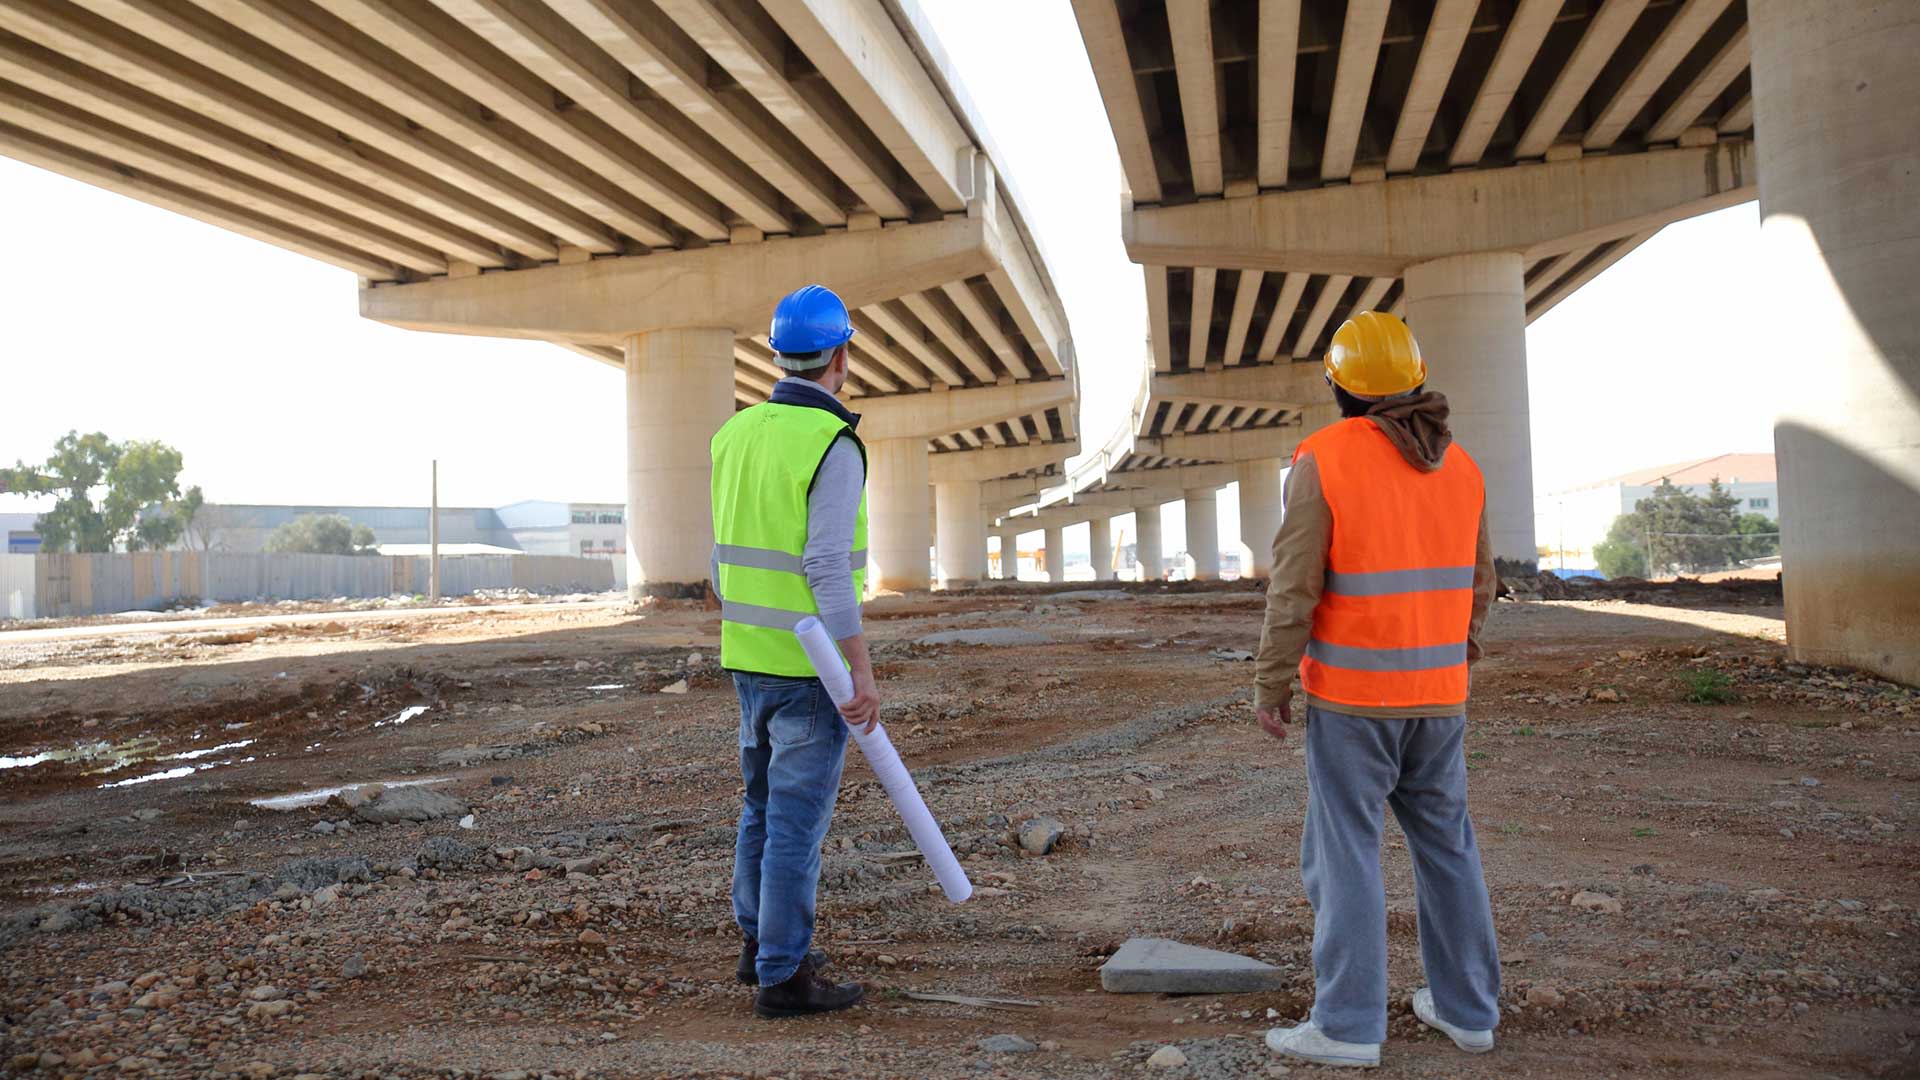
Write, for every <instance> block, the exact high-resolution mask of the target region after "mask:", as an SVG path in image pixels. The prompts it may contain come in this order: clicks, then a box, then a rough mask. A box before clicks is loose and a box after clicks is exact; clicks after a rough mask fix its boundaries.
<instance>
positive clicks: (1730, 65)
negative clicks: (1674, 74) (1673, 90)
mask: <svg viewBox="0 0 1920 1080" xmlns="http://www.w3.org/2000/svg"><path fill="white" fill-rule="evenodd" d="M1749 29H1750V27H1749V26H1747V25H1744V24H1743V25H1742V26H1741V27H1740V29H1738V30H1736V31H1734V34H1733V37H1731V38H1729V39H1727V43H1726V44H1725V45H1723V46H1721V48H1720V51H1719V52H1718V53H1716V54H1714V57H1713V59H1712V60H1710V61H1708V63H1707V66H1706V67H1704V68H1702V69H1701V70H1700V73H1699V74H1698V75H1695V76H1694V77H1693V81H1691V82H1689V83H1688V84H1687V86H1686V89H1684V90H1682V91H1680V96H1679V97H1677V98H1674V99H1673V104H1671V105H1668V106H1667V108H1666V111H1665V112H1663V113H1661V114H1660V118H1659V119H1658V120H1655V121H1654V122H1653V127H1651V128H1649V129H1647V141H1648V142H1656V143H1658V142H1672V141H1673V140H1675V139H1677V138H1679V137H1680V133H1681V132H1683V131H1685V130H1686V129H1687V128H1688V127H1690V126H1692V124H1693V122H1694V121H1696V120H1698V119H1700V114H1701V113H1703V112H1706V111H1707V106H1709V105H1711V104H1713V101H1714V99H1715V98H1717V97H1719V96H1720V94H1721V93H1722V92H1723V91H1725V90H1726V88H1727V87H1728V85H1730V84H1731V83H1732V82H1733V80H1734V79H1736V78H1738V77H1739V76H1740V73H1741V72H1742V71H1745V70H1746V69H1747V66H1748V64H1749V62H1750V61H1749V58H1748V53H1747V33H1748V30H1749Z"/></svg>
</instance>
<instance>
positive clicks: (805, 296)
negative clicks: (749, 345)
mask: <svg viewBox="0 0 1920 1080" xmlns="http://www.w3.org/2000/svg"><path fill="white" fill-rule="evenodd" d="M852 337H853V324H852V323H850V322H849V321H848V319H847V305H846V304H843V303H841V302H840V298H839V297H838V296H835V295H834V294H833V290H832V289H829V288H827V287H826V286H825V285H802V286H800V287H799V288H798V289H795V290H794V291H792V292H790V293H788V294H787V295H786V296H783V297H781V298H780V303H779V304H778V305H777V306H775V307H774V309H773V328H772V329H771V330H769V331H768V332H767V344H769V345H771V346H773V351H774V352H778V353H810V352H824V351H825V350H827V349H832V348H836V347H838V346H841V345H845V344H846V343H847V341H848V340H849V339H851V338H852Z"/></svg>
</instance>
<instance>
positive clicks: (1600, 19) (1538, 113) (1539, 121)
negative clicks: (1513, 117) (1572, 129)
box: [1514, 0, 1647, 160]
mask: <svg viewBox="0 0 1920 1080" xmlns="http://www.w3.org/2000/svg"><path fill="white" fill-rule="evenodd" d="M1646 7H1647V0H1608V2H1607V3H1606V5H1605V6H1603V7H1601V9H1600V10H1599V11H1597V12H1595V13H1594V16H1593V18H1592V19H1591V20H1590V21H1589V22H1588V23H1587V29H1586V31H1585V32H1584V33H1582V34H1581V35H1580V43H1579V44H1578V45H1575V46H1574V47H1573V55H1572V56H1569V57H1568V58H1567V62H1566V63H1565V64H1562V65H1561V66H1560V71H1559V73H1558V74H1557V75H1555V76H1554V77H1553V86H1552V87H1551V88H1549V89H1548V90H1547V96H1546V97H1545V98H1542V99H1541V101H1540V107H1539V108H1537V109H1535V110H1534V111H1533V119H1531V120H1529V121H1527V127H1526V130H1525V131H1523V132H1521V133H1520V141H1519V143H1518V144H1516V145H1515V147H1514V156H1515V157H1517V158H1521V159H1523V160H1524V159H1527V158H1537V157H1541V156H1543V155H1545V154H1546V152H1547V150H1548V148H1549V147H1551V146H1553V144H1554V142H1555V141H1557V140H1558V139H1559V138H1560V132H1561V131H1562V130H1564V129H1565V128H1566V126H1567V118H1568V117H1570V116H1572V115H1573V110H1574V109H1575V108H1577V107H1579V105H1580V101H1581V99H1583V98H1585V97H1586V96H1587V91H1588V90H1589V89H1591V88H1592V86H1593V80H1594V79H1596V78H1598V77H1599V75H1600V70H1601V69H1602V68H1604V67H1605V66H1606V64H1607V61H1608V60H1611V59H1612V58H1613V54H1614V51H1615V50H1616V49H1618V48H1619V47H1620V42H1621V41H1622V40H1623V39H1624V38H1625V37H1626V36H1627V31H1629V30H1631V29H1633V24H1634V22H1635V20H1637V19H1639V18H1640V13H1641V12H1642V11H1645V10H1646Z"/></svg>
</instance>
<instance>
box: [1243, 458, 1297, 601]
mask: <svg viewBox="0 0 1920 1080" xmlns="http://www.w3.org/2000/svg"><path fill="white" fill-rule="evenodd" d="M1286 465H1287V463H1286V462H1285V461H1282V460H1281V459H1279V458H1260V459H1259V460H1257V461H1242V462H1240V463H1239V464H1238V466H1236V468H1235V471H1236V472H1238V473H1239V474H1240V542H1241V543H1243V544H1245V545H1247V555H1248V561H1247V566H1246V573H1245V574H1244V575H1242V576H1245V577H1256V578H1266V577H1272V576H1273V537H1274V534H1275V533H1278V532H1279V531H1280V507H1281V498H1280V472H1281V470H1282V469H1284V468H1285V467H1286Z"/></svg>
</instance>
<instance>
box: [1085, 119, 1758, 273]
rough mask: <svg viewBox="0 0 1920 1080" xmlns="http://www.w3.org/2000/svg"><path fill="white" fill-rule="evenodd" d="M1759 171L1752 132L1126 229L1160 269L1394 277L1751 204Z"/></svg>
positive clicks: (1341, 190)
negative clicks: (1417, 267) (1747, 136)
mask: <svg viewBox="0 0 1920 1080" xmlns="http://www.w3.org/2000/svg"><path fill="white" fill-rule="evenodd" d="M1757 175H1758V173H1757V170H1756V169H1755V167H1754V151H1753V143H1752V142H1751V141H1747V140H1738V141H1728V142H1719V143H1714V144H1712V145H1710V146H1700V147H1686V148H1681V149H1674V150H1654V151H1650V152H1647V153H1644V154H1625V155H1621V156H1618V157H1614V156H1608V155H1604V154H1589V155H1587V156H1585V157H1581V158H1575V159H1572V160H1568V161H1545V162H1532V163H1528V164H1522V165H1515V166H1512V167H1510V168H1505V169H1484V170H1473V171H1465V172H1453V173H1438V174H1434V175H1430V176H1407V177H1391V178H1389V179H1387V180H1385V181H1380V182H1375V183H1367V184H1333V185H1329V186H1327V187H1320V188H1312V189H1307V190H1301V191H1276V192H1267V193H1264V194H1257V195H1248V196H1243V197H1239V198H1227V199H1213V200H1208V201H1206V202H1198V203H1190V204H1187V205H1183V206H1162V207H1141V208H1138V209H1129V210H1127V211H1125V212H1124V213H1123V214H1122V215H1121V231H1122V234H1123V236H1124V239H1125V241H1126V246H1127V255H1128V256H1129V257H1130V258H1132V259H1133V261H1134V262H1137V263H1142V264H1144V265H1147V266H1196V267H1210V268H1215V269H1221V270H1228V269H1234V270H1262V271H1280V272H1284V271H1297V272H1306V273H1315V274H1347V275H1353V276H1367V277H1385V278H1392V277H1398V276H1400V275H1401V274H1403V273H1405V272H1406V270H1407V268H1408V267H1410V266H1413V265H1414V264H1416V263H1421V262H1427V261H1430V260H1433V259H1439V258H1445V257H1447V256H1450V255H1461V254H1468V253H1472V252H1485V251H1516V252H1519V253H1521V254H1522V255H1524V256H1525V257H1526V258H1527V259H1528V260H1529V261H1532V260H1537V259H1542V258H1545V257H1547V256H1549V255H1558V254H1561V253H1562V252H1567V251H1573V250H1576V249H1579V248H1589V247H1593V246H1595V245H1597V244H1600V243H1603V242H1605V241H1608V240H1617V239H1620V238H1622V237H1627V236H1632V235H1633V234H1635V233H1639V232H1643V231H1645V230H1648V229H1656V228H1659V227H1660V226H1662V225H1666V224H1669V223H1671V222H1674V221H1679V220H1680V219H1682V218H1687V217H1692V216H1694V215H1696V214H1704V213H1706V212H1708V211H1710V210H1718V209H1721V208H1723V207H1728V206H1733V205H1735V204H1737V203H1742V202H1746V201H1748V200H1750V199H1752V198H1754V197H1755V196H1756V194H1757V193H1758V187H1757V185H1756V182H1755V177H1756V176H1757Z"/></svg>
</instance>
